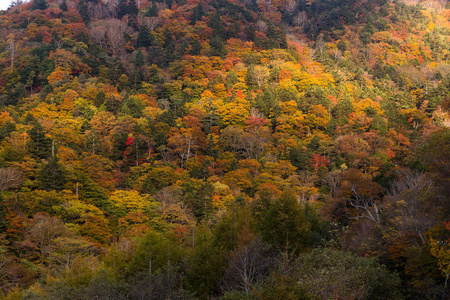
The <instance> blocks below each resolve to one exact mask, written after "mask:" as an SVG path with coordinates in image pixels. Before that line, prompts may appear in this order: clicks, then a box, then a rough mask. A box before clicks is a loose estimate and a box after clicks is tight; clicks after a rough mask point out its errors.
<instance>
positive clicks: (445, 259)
mask: <svg viewBox="0 0 450 300" xmlns="http://www.w3.org/2000/svg"><path fill="white" fill-rule="evenodd" d="M429 244H430V252H431V255H433V256H434V257H436V258H437V259H438V266H439V269H440V270H441V271H442V273H444V275H445V276H449V275H450V247H449V245H448V243H447V242H444V241H437V240H435V239H432V238H430V243H429Z"/></svg>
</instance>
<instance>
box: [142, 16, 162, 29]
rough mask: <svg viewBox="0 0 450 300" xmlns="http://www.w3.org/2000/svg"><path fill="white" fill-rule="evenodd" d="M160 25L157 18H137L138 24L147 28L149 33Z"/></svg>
mask: <svg viewBox="0 0 450 300" xmlns="http://www.w3.org/2000/svg"><path fill="white" fill-rule="evenodd" d="M160 23H161V19H160V18H158V17H151V18H149V17H142V18H139V24H141V25H145V26H147V28H148V29H149V30H150V31H153V30H155V29H156V27H158V25H159V24H160Z"/></svg>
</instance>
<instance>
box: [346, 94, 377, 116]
mask: <svg viewBox="0 0 450 300" xmlns="http://www.w3.org/2000/svg"><path fill="white" fill-rule="evenodd" d="M353 105H354V109H355V112H357V113H362V112H364V110H366V109H367V108H368V107H372V108H373V109H374V110H375V111H376V112H377V114H380V115H382V114H383V111H382V110H381V106H380V104H379V103H378V102H375V101H373V100H372V99H370V98H365V99H362V100H359V101H358V102H356V103H353Z"/></svg>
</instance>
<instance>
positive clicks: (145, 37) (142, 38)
mask: <svg viewBox="0 0 450 300" xmlns="http://www.w3.org/2000/svg"><path fill="white" fill-rule="evenodd" d="M152 40H153V35H152V34H151V33H150V30H149V29H148V27H147V26H145V25H143V26H141V27H140V28H139V33H138V36H137V40H136V44H137V47H138V48H140V47H150V46H151V45H152Z"/></svg>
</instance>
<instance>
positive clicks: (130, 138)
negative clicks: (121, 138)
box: [125, 136, 134, 146]
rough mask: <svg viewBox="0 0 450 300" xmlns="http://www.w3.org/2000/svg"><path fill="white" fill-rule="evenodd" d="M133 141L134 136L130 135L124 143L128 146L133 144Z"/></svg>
mask: <svg viewBox="0 0 450 300" xmlns="http://www.w3.org/2000/svg"><path fill="white" fill-rule="evenodd" d="M133 143H134V138H133V137H132V136H130V137H129V138H127V141H126V143H125V145H126V146H130V145H133Z"/></svg>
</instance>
